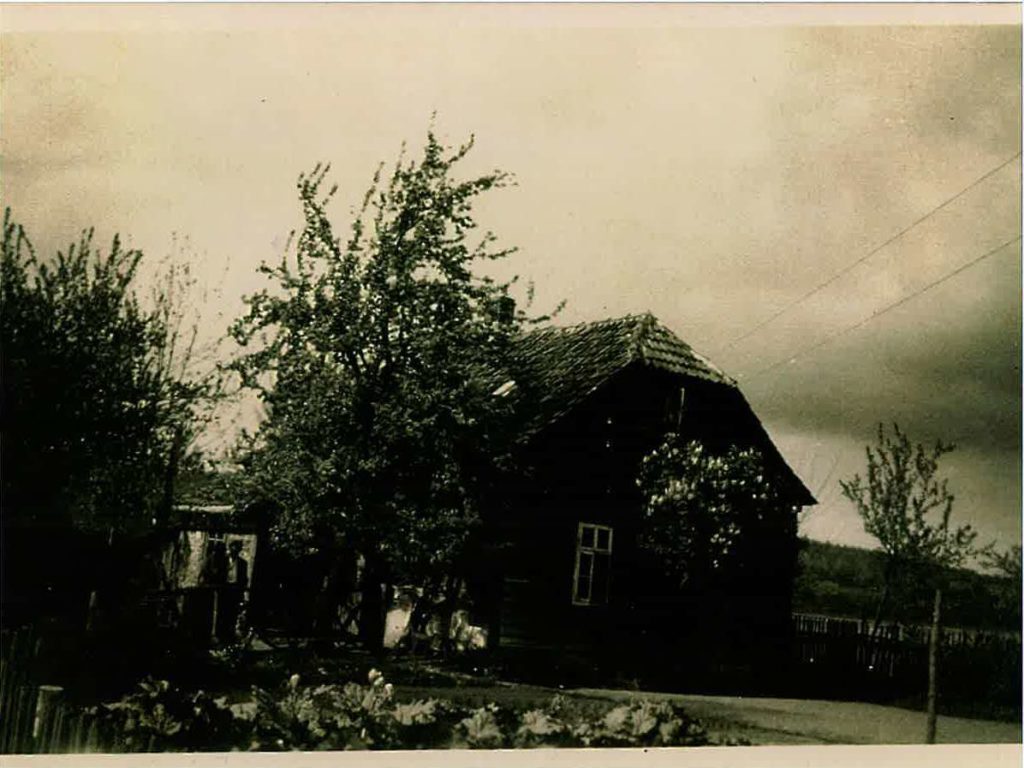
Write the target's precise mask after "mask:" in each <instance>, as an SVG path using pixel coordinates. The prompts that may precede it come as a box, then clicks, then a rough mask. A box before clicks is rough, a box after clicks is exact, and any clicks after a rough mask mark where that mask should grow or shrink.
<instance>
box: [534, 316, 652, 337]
mask: <svg viewBox="0 0 1024 768" xmlns="http://www.w3.org/2000/svg"><path fill="white" fill-rule="evenodd" d="M647 318H650V319H651V320H653V321H654V322H655V323H657V318H656V317H654V315H653V314H651V312H650V311H647V312H630V313H628V314H625V315H620V316H619V317H606V318H603V319H601V320H581V321H579V322H577V323H570V324H569V325H545V326H541V327H536V328H531V329H530V330H529V331H527V333H539V332H545V331H561V332H563V333H568V332H572V331H578V330H582V329H584V328H593V327H595V326H599V325H615V324H617V323H625V322H628V321H636V320H645V319H647Z"/></svg>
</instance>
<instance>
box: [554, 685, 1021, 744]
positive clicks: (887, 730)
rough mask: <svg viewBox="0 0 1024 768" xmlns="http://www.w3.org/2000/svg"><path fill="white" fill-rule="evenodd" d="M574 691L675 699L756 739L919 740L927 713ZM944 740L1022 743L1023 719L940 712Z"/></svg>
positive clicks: (724, 730)
mask: <svg viewBox="0 0 1024 768" xmlns="http://www.w3.org/2000/svg"><path fill="white" fill-rule="evenodd" d="M574 693H577V694H581V695H586V696H592V697H595V698H608V699H614V700H621V699H628V698H630V697H634V696H638V695H639V696H642V697H643V698H650V699H670V700H672V701H675V702H678V703H680V704H682V705H683V706H685V707H686V709H687V711H689V712H690V713H691V714H693V715H694V716H695V717H698V718H700V719H701V720H702V721H703V722H704V725H705V726H706V727H707V729H708V731H710V732H711V733H713V734H719V735H723V736H733V737H741V738H744V739H746V740H748V741H750V742H751V743H752V744H779V745H787V744H919V743H921V739H922V736H923V734H924V730H925V715H924V713H923V712H915V711H913V710H909V709H899V708H897V707H885V706H880V705H878V704H863V703H858V702H847V701H818V700H806V699H761V698H745V697H739V696H696V695H694V696H691V695H676V694H661V693H642V694H637V693H633V692H627V691H615V690H599V689H584V690H577V691H574ZM938 740H939V742H941V743H944V744H1000V743H1010V744H1012V743H1017V744H1020V743H1021V724H1020V723H1004V722H994V721H990V720H969V719H967V718H962V717H942V716H940V717H939V724H938Z"/></svg>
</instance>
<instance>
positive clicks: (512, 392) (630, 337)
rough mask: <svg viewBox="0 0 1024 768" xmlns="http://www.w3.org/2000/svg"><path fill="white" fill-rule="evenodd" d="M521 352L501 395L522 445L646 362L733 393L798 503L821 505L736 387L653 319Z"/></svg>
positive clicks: (550, 336)
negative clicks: (512, 405)
mask: <svg viewBox="0 0 1024 768" xmlns="http://www.w3.org/2000/svg"><path fill="white" fill-rule="evenodd" d="M516 351H517V357H518V360H517V364H518V366H519V369H520V372H519V373H517V374H516V376H515V380H510V381H504V382H499V383H498V384H496V389H495V390H494V394H495V396H511V397H514V398H516V399H517V400H518V401H519V404H518V405H519V408H520V409H521V410H520V414H521V417H522V418H523V424H522V427H521V430H522V431H521V433H520V439H521V440H524V441H526V440H529V439H530V437H531V436H533V435H535V434H537V433H538V432H540V431H542V430H543V429H544V428H545V427H547V426H548V425H550V424H552V423H554V422H556V421H558V419H560V418H561V417H562V416H563V415H565V414H566V413H568V412H569V411H571V410H572V409H573V408H574V407H575V406H576V405H578V404H579V403H580V402H582V401H583V400H584V399H586V398H587V397H588V396H590V395H591V394H592V393H593V392H594V391H596V390H597V389H598V387H600V386H601V385H602V384H603V383H604V382H606V381H607V380H608V379H610V378H611V377H612V376H613V375H615V374H616V373H618V372H619V371H621V370H622V369H623V368H625V367H626V366H628V365H632V364H635V363H640V364H642V365H645V366H649V367H651V368H656V369H660V370H663V371H668V372H669V373H674V374H680V375H684V376H692V377H694V378H698V379H704V380H706V381H710V382H713V383H715V384H720V385H722V386H724V387H726V388H727V389H728V390H729V391H731V392H732V400H733V402H736V403H739V404H740V407H741V409H742V410H743V411H744V412H745V417H744V418H745V421H746V423H747V425H748V428H749V433H750V435H751V436H752V437H753V438H754V439H755V440H756V442H757V443H758V444H759V445H760V446H761V448H762V449H763V450H765V451H766V452H767V453H768V455H769V456H770V457H771V459H772V460H773V461H777V462H778V463H779V464H780V466H781V467H782V468H783V469H784V472H785V473H786V474H787V476H788V478H789V479H788V481H787V482H789V484H790V486H791V488H792V490H793V493H794V498H795V499H796V500H798V502H799V503H800V504H804V505H808V504H815V503H816V502H815V500H814V497H813V496H812V495H811V493H810V491H808V490H807V488H806V486H804V484H803V482H802V481H801V480H800V478H799V477H798V476H797V475H796V474H795V473H794V472H793V470H792V469H791V468H790V467H789V466H788V465H787V464H786V461H785V459H784V458H783V457H782V456H781V454H779V452H778V449H777V448H776V447H775V445H774V444H773V443H772V441H771V438H770V437H769V436H768V433H767V432H766V431H765V430H764V427H763V426H762V425H761V422H760V421H759V420H758V418H757V416H756V415H755V414H754V412H753V410H751V409H750V406H749V405H748V404H747V402H746V399H745V398H744V397H743V394H742V393H741V392H740V391H739V387H738V386H737V384H736V381H735V380H734V379H732V378H730V377H729V376H727V375H726V374H725V373H723V372H722V371H721V370H719V369H718V368H717V367H715V365H714V364H713V363H711V361H709V360H707V359H706V358H704V357H701V356H700V355H699V354H697V353H696V352H694V351H693V349H692V348H691V347H690V345H689V344H687V343H686V342H684V341H683V340H682V339H680V338H679V337H678V336H676V335H675V334H674V333H672V331H670V330H669V329H668V328H666V327H665V326H664V325H662V324H661V323H659V322H658V321H657V319H656V318H655V317H654V316H653V315H651V314H650V313H647V314H643V315H627V316H626V317H622V318H618V319H614V320H602V321H599V322H595V323H583V324H580V325H573V326H568V327H562V328H559V327H549V328H541V329H538V330H535V331H531V332H529V333H527V334H525V335H524V336H523V337H522V338H521V339H520V340H519V342H518V344H517V350H516Z"/></svg>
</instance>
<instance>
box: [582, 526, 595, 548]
mask: <svg viewBox="0 0 1024 768" xmlns="http://www.w3.org/2000/svg"><path fill="white" fill-rule="evenodd" d="M580 546H581V547H586V548H587V549H593V548H594V526H592V525H584V526H583V534H582V535H581V536H580Z"/></svg>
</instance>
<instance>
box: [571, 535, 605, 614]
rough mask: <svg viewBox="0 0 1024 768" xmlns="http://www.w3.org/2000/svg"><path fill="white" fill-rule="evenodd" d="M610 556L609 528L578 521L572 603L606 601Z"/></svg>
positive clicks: (590, 603) (587, 603)
mask: <svg viewBox="0 0 1024 768" xmlns="http://www.w3.org/2000/svg"><path fill="white" fill-rule="evenodd" d="M611 559H612V529H611V528H609V527H608V526H607V525H595V524H593V523H580V524H579V527H578V528H577V529H576V567H575V569H574V571H573V580H572V602H573V605H606V604H607V603H608V583H609V576H610V572H611Z"/></svg>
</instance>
